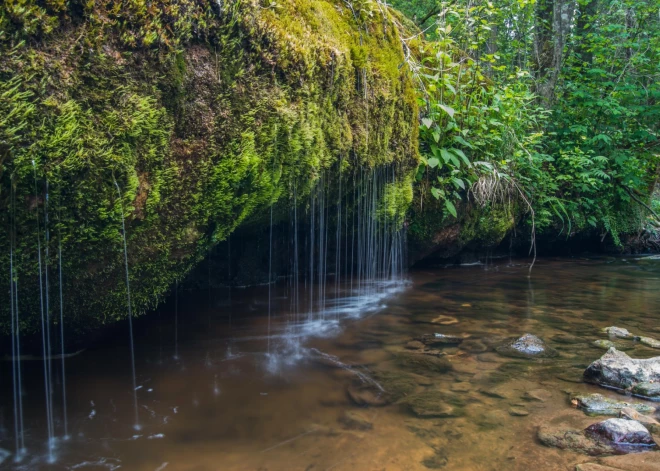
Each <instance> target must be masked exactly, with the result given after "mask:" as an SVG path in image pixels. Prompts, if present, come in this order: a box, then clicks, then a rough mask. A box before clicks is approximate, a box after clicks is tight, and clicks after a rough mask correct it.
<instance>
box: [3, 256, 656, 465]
mask: <svg viewBox="0 0 660 471" xmlns="http://www.w3.org/2000/svg"><path fill="white" fill-rule="evenodd" d="M527 268H528V267H527V265H524V264H516V263H504V262H502V263H495V264H492V265H487V266H484V265H479V266H470V267H447V268H439V269H433V270H425V271H417V272H413V273H411V274H410V275H409V282H408V283H407V284H406V285H405V286H400V285H396V284H388V285H387V289H385V288H382V287H381V289H380V290H379V292H380V293H381V294H382V296H381V297H379V298H378V299H366V298H361V299H355V298H350V297H348V299H344V300H343V304H342V309H343V308H346V306H348V307H351V308H353V310H352V311H351V313H350V314H351V315H350V316H349V315H346V313H345V312H344V310H345V309H344V310H342V309H340V308H338V307H336V304H335V303H333V302H330V301H329V302H328V305H327V306H326V313H325V314H324V315H323V316H321V315H320V314H318V313H316V314H314V313H312V316H311V318H313V319H314V321H313V322H304V321H306V320H307V319H309V313H308V312H307V311H306V310H305V309H304V308H299V309H297V310H296V309H292V308H291V305H292V300H291V296H290V292H291V289H290V286H287V283H286V282H282V283H279V284H278V285H277V286H275V287H274V289H273V290H272V292H271V299H272V300H273V301H272V303H273V304H272V306H271V312H272V318H271V321H270V333H271V338H270V354H268V352H267V349H268V345H269V342H268V340H267V336H266V335H267V331H268V325H269V322H268V319H267V316H266V313H267V310H268V306H267V299H268V294H267V290H266V288H265V287H261V288H255V289H243V290H237V289H234V290H232V292H231V301H229V296H228V293H227V292H225V291H223V292H214V293H212V294H213V299H212V303H211V304H212V305H211V307H209V305H208V302H207V300H206V299H205V298H206V294H204V295H200V294H199V293H188V294H186V293H180V294H179V297H178V299H179V306H178V324H179V329H180V330H179V332H178V341H179V345H178V353H179V359H178V360H175V359H174V358H173V356H174V350H175V347H174V344H173V342H174V338H175V335H174V332H173V326H174V323H173V316H172V315H171V313H172V312H173V306H172V304H171V303H170V304H168V305H167V306H165V308H163V309H162V310H161V311H160V312H157V313H154V314H151V315H149V316H147V317H145V318H142V319H140V321H139V322H138V323H137V326H136V348H137V351H136V361H137V365H136V369H137V373H138V379H137V383H138V399H139V406H140V409H139V412H140V423H141V426H142V427H141V429H140V430H139V431H135V430H133V429H132V425H133V415H132V413H133V409H132V391H131V388H132V387H131V384H132V381H131V377H130V367H129V361H130V360H129V352H128V348H127V339H125V338H124V331H123V330H122V329H117V333H113V336H116V337H115V338H113V339H112V341H109V342H104V343H103V344H102V345H99V346H97V347H95V348H88V349H87V350H86V351H84V352H82V353H81V354H79V355H77V356H74V357H72V358H70V359H68V360H67V364H66V368H67V387H68V399H69V400H68V410H69V429H70V433H71V438H70V439H69V440H68V441H60V442H58V444H57V461H56V463H54V464H52V465H51V464H47V463H46V462H45V457H44V454H45V450H46V445H45V436H46V425H45V420H46V418H45V412H44V404H43V383H41V382H40V380H41V379H42V378H43V371H42V370H41V369H40V365H41V363H40V362H36V361H35V362H30V361H25V362H23V371H24V378H25V381H24V394H25V395H24V398H23V403H24V405H25V420H26V434H27V436H26V442H27V447H28V456H27V457H26V458H25V459H24V461H23V462H22V463H19V464H15V463H12V462H11V458H9V459H8V460H7V461H6V462H5V463H4V466H9V467H8V468H7V469H25V470H37V469H44V470H46V469H47V470H51V469H52V470H65V469H69V470H74V469H75V470H113V469H122V470H131V471H154V470H159V471H163V470H167V471H184V470H185V471H193V470H194V471H211V470H255V471H256V470H260V471H266V470H268V471H278V470H282V471H284V470H286V471H288V470H305V471H309V470H392V471H396V470H425V469H446V470H498V471H499V470H521V471H522V470H530V469H539V470H569V469H574V466H575V464H577V463H581V462H586V461H589V460H590V458H589V457H587V456H585V455H581V454H578V453H574V452H570V451H562V450H558V449H553V448H548V447H546V446H543V445H542V444H540V443H539V442H538V440H537V438H536V433H537V429H538V427H539V425H542V424H551V425H557V426H566V427H572V428H584V427H586V426H587V425H589V424H591V423H594V422H595V421H597V420H598V419H596V418H593V417H587V416H586V415H585V414H584V413H583V412H581V411H579V410H577V409H575V408H573V407H572V406H571V403H570V400H569V398H570V394H572V393H588V392H599V393H602V394H604V395H606V396H609V397H612V398H618V399H622V397H621V396H620V395H618V394H617V393H616V392H613V391H608V390H604V389H602V388H599V387H598V386H595V385H590V384H586V383H583V382H582V373H583V371H584V369H585V368H586V366H587V365H588V364H589V363H590V362H592V361H594V360H596V359H597V358H599V357H600V356H601V355H602V354H603V353H604V350H601V349H599V348H596V347H594V346H593V345H592V344H593V342H594V341H595V340H598V339H606V338H607V337H606V335H605V334H603V333H602V332H601V329H602V328H604V327H607V326H610V325H617V326H619V327H624V328H627V329H628V330H630V331H631V332H633V333H643V334H644V335H647V336H651V337H656V338H660V309H658V306H660V289H659V287H660V260H659V259H657V258H653V257H648V258H638V259H628V260H626V259H620V258H619V259H613V258H599V259H591V260H587V259H542V260H539V261H538V262H537V264H536V266H535V268H534V270H533V273H532V276H531V278H528V277H527ZM340 288H341V292H342V293H344V294H346V292H347V291H348V284H347V283H343V284H342V285H341V287H340ZM308 289H309V288H308ZM333 289H334V288H328V292H330V291H332V290H333ZM305 292H306V290H305V288H304V287H301V296H302V295H303V294H304V293H305ZM301 299H302V301H301V305H302V306H304V304H305V298H304V297H303V298H301ZM367 301H371V302H370V303H367ZM361 303H364V304H361ZM358 304H359V305H358ZM340 314H341V315H340ZM321 317H324V318H325V321H324V322H320V320H319V319H320V318H321ZM296 320H297V321H299V322H298V323H296V322H295V321H296ZM435 333H442V334H447V335H456V336H461V337H464V338H465V340H463V342H462V343H461V344H460V345H448V346H446V347H445V348H439V349H438V351H437V352H436V356H434V355H420V354H419V353H418V352H416V351H415V350H414V347H415V345H414V344H409V342H411V341H412V340H413V339H414V338H415V337H420V336H422V335H424V334H435ZM524 333H532V334H534V335H537V336H539V337H541V338H542V339H544V340H545V341H546V342H547V344H548V345H549V346H551V347H552V348H554V349H556V350H557V351H558V352H559V356H558V357H556V358H548V359H539V360H525V359H513V358H507V357H503V356H500V355H499V354H497V353H496V352H495V347H496V346H497V345H500V344H501V343H503V342H504V341H505V340H506V339H507V338H511V337H517V336H520V335H522V334H524ZM620 342H623V343H626V346H627V347H629V348H630V350H627V353H628V354H629V355H631V356H632V357H635V358H647V357H651V356H657V355H658V354H660V351H658V350H653V349H651V348H649V347H646V346H644V345H641V344H638V343H635V342H634V341H632V340H630V341H626V340H622V341H620ZM421 357H423V359H421V360H420V358H421ZM8 365H9V363H8V362H5V365H4V366H3V371H2V375H3V376H2V377H3V381H2V404H3V409H2V410H3V415H2V417H3V423H2V426H3V430H5V431H4V432H3V435H2V441H1V442H0V448H5V449H11V446H12V443H13V437H12V436H11V433H10V432H9V430H12V425H11V420H12V412H11V411H12V409H11V407H12V406H11V404H12V402H11V385H10V384H8V381H6V380H5V378H9V374H10V373H11V372H10V371H9V372H8V371H7V366H8ZM55 373H56V374H55V375H54V377H55V378H57V371H56V372H55ZM58 400H59V398H58V396H57V394H56V395H55V396H54V404H55V417H56V421H57V422H56V431H57V430H60V429H61V422H60V421H61V417H60V414H61V406H59V405H58ZM627 400H633V399H630V398H628V399H627ZM356 402H361V403H362V405H358V404H357V403H356ZM428 411H431V412H430V413H429V415H431V417H426V416H425V414H427V413H428ZM512 412H513V413H515V414H528V415H523V416H520V415H512ZM58 417H59V418H58Z"/></svg>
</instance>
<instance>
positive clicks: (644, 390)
mask: <svg viewBox="0 0 660 471" xmlns="http://www.w3.org/2000/svg"><path fill="white" fill-rule="evenodd" d="M632 393H633V394H634V395H635V396H639V397H643V398H647V399H650V400H652V401H660V383H639V384H637V385H636V386H635V387H633V388H632Z"/></svg>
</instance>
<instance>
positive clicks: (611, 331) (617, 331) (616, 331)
mask: <svg viewBox="0 0 660 471" xmlns="http://www.w3.org/2000/svg"><path fill="white" fill-rule="evenodd" d="M602 332H604V333H606V334H607V335H609V336H610V337H611V338H620V339H629V338H632V336H633V335H632V334H631V333H630V332H628V329H624V328H622V327H616V326H610V327H605V328H604V329H602Z"/></svg>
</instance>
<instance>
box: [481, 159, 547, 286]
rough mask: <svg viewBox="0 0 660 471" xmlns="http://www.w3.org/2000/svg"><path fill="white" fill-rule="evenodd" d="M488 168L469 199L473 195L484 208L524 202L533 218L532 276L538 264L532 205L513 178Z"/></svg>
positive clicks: (530, 272) (529, 274)
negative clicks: (517, 201)
mask: <svg viewBox="0 0 660 471" xmlns="http://www.w3.org/2000/svg"><path fill="white" fill-rule="evenodd" d="M475 164H479V162H475ZM483 164H486V162H483ZM487 167H488V168H490V169H491V171H490V172H489V173H487V174H485V175H482V176H481V177H479V179H478V180H477V181H476V182H474V184H473V185H472V187H471V188H470V191H469V193H468V197H469V195H472V198H473V199H474V201H475V202H476V203H477V204H478V205H479V206H481V207H482V208H483V207H485V206H486V205H487V204H494V205H498V204H499V205H502V206H506V205H508V206H509V207H510V206H511V203H512V200H519V201H522V202H523V203H524V204H525V206H527V211H528V212H529V213H530V214H531V216H532V232H531V236H530V246H529V254H530V255H531V254H532V253H533V254H534V258H533V259H532V263H531V265H530V266H529V273H528V276H531V274H532V268H533V267H534V264H535V263H536V218H535V213H534V208H533V207H532V203H531V202H530V201H529V198H528V197H527V195H526V194H525V192H524V191H523V190H522V188H521V187H520V185H519V184H518V182H517V181H516V180H515V179H514V178H513V177H511V176H509V175H507V174H505V173H500V172H499V171H497V170H496V169H494V168H492V165H490V164H489V165H488V166H487Z"/></svg>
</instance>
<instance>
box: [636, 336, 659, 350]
mask: <svg viewBox="0 0 660 471" xmlns="http://www.w3.org/2000/svg"><path fill="white" fill-rule="evenodd" d="M639 341H640V342H641V343H643V344H644V345H646V346H647V347H651V348H660V340H656V339H653V338H651V337H640V338H639Z"/></svg>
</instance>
